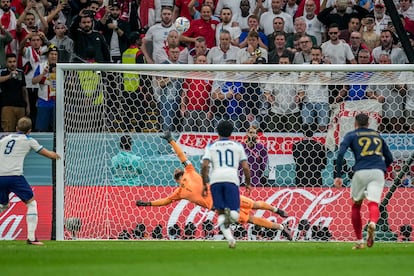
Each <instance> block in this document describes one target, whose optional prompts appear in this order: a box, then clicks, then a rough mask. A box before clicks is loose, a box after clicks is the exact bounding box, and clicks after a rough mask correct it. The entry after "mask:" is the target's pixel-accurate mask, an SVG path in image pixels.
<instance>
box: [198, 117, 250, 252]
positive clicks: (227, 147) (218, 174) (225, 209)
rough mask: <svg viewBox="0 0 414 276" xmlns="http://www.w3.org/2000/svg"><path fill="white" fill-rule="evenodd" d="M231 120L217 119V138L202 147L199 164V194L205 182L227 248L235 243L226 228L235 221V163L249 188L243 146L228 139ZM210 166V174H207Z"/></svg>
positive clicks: (237, 182)
mask: <svg viewBox="0 0 414 276" xmlns="http://www.w3.org/2000/svg"><path fill="white" fill-rule="evenodd" d="M232 132H233V124H232V123H231V122H230V121H221V122H220V123H219V124H218V126H217V133H218V135H219V139H218V140H217V141H215V142H213V143H212V144H210V145H208V146H207V147H206V151H205V154H204V156H203V163H202V167H201V175H202V178H203V185H204V188H203V196H207V190H208V189H207V184H208V183H210V184H211V185H210V191H211V195H212V197H213V208H214V209H215V210H216V211H217V212H218V214H219V216H218V218H217V226H218V227H219V228H220V230H221V231H222V233H223V235H224V237H225V238H226V239H227V241H228V243H229V248H235V247H236V240H235V239H234V237H233V234H232V233H231V230H230V228H229V226H230V224H231V223H234V222H236V221H238V219H239V212H238V210H239V208H240V192H239V186H240V179H239V175H238V173H239V165H241V167H242V168H243V172H244V175H245V183H246V190H247V191H248V192H250V169H249V164H248V163H247V155H246V152H245V150H244V147H243V146H242V145H241V144H240V143H238V142H236V141H232V140H230V139H229V138H230V136H231V134H232ZM210 166H211V174H209V170H210Z"/></svg>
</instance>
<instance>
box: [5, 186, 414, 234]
mask: <svg viewBox="0 0 414 276" xmlns="http://www.w3.org/2000/svg"><path fill="white" fill-rule="evenodd" d="M34 190H35V194H36V199H37V202H38V209H39V225H38V228H37V231H36V235H37V237H38V238H39V239H41V240H48V239H50V238H51V231H52V187H51V186H36V187H34ZM173 190H174V187H119V186H118V187H110V186H109V187H66V192H65V200H66V206H67V208H66V210H65V217H66V218H68V217H77V218H79V219H80V220H81V223H82V226H81V230H80V232H79V233H78V238H80V239H92V238H98V239H110V238H117V236H118V234H119V233H120V232H122V231H123V230H124V229H125V230H128V231H129V232H130V231H132V229H133V228H134V227H135V226H136V225H137V224H138V223H143V224H145V225H146V226H147V232H148V233H150V232H151V231H152V229H153V228H154V227H155V226H156V225H158V224H161V225H162V226H163V236H164V237H168V235H167V229H168V227H169V226H171V225H173V224H175V223H177V224H178V225H179V226H181V228H184V225H185V224H186V223H188V222H190V221H191V222H194V224H195V225H196V226H197V234H196V236H197V237H202V233H201V223H202V222H203V221H205V220H206V219H213V221H215V219H214V213H213V212H209V211H207V210H204V209H202V208H200V207H198V206H195V205H194V204H191V203H188V202H187V201H181V202H178V203H174V204H171V205H169V206H165V207H140V208H138V207H136V206H135V201H136V199H138V198H139V199H143V200H154V199H157V198H161V197H166V196H167V195H169V194H170V193H171V192H172V191H173ZM387 191H388V189H386V190H385V191H384V193H386V192H387ZM251 198H253V199H255V200H264V201H266V202H267V203H270V204H272V205H274V206H277V207H280V208H283V209H285V210H286V211H287V212H288V213H289V217H288V218H286V219H283V220H282V218H280V217H278V216H276V215H275V214H273V213H270V212H268V211H261V210H258V211H255V212H253V214H255V215H256V216H260V217H266V218H269V219H276V220H277V221H278V222H288V223H289V225H290V226H291V227H292V229H293V230H294V234H295V235H297V234H298V231H297V226H298V224H299V222H300V221H301V220H302V219H306V220H308V221H309V222H310V224H311V225H321V226H326V227H328V228H329V230H330V232H331V233H332V236H333V238H332V239H333V240H341V241H347V240H353V239H354V234H353V229H352V225H351V220H350V211H351V200H350V198H349V188H342V189H330V188H286V187H278V188H255V189H253V191H252V194H251ZM412 206H414V193H413V190H412V189H410V188H398V189H397V190H396V191H395V193H394V194H393V197H392V199H391V200H390V202H389V204H388V206H387V209H388V215H389V219H388V221H389V226H390V229H391V230H392V231H393V232H396V233H398V231H399V227H400V226H401V225H403V224H410V225H414V208H412ZM362 211H363V215H362V216H363V219H364V220H365V221H366V220H367V219H368V213H367V208H366V207H365V208H362ZM25 215H26V206H25V205H24V204H23V203H22V202H21V201H20V200H19V199H18V198H16V197H15V196H12V197H11V199H10V208H9V209H8V210H7V211H6V212H3V213H2V214H1V215H0V239H1V240H14V239H26V218H25ZM65 238H70V234H69V232H67V233H65Z"/></svg>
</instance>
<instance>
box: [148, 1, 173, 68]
mask: <svg viewBox="0 0 414 276" xmlns="http://www.w3.org/2000/svg"><path fill="white" fill-rule="evenodd" d="M172 23H173V21H172V7H163V8H162V10H161V23H158V24H155V25H153V26H151V28H149V29H148V31H147V33H146V34H145V37H144V38H143V39H142V48H141V50H142V52H143V53H144V55H145V59H146V60H147V63H152V64H153V63H154V58H155V57H154V56H153V55H152V54H151V53H156V52H157V51H158V50H160V49H162V47H164V42H165V40H166V39H167V36H168V34H169V32H170V31H171V30H172V29H174V26H173V24H172ZM151 44H152V45H151ZM151 46H152V47H151ZM151 48H152V51H151Z"/></svg>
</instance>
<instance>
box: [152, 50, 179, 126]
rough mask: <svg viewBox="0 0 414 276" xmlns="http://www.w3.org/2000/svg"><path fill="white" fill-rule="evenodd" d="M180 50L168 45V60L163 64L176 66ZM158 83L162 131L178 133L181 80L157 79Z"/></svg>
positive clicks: (172, 78)
mask: <svg viewBox="0 0 414 276" xmlns="http://www.w3.org/2000/svg"><path fill="white" fill-rule="evenodd" d="M179 56H180V48H179V47H178V46H176V45H170V46H169V49H168V60H166V61H164V62H163V64H178V63H179V61H178V58H179ZM157 82H158V92H157V94H158V96H159V100H158V105H159V109H160V111H161V117H162V129H163V130H164V131H167V130H169V131H178V125H179V122H178V112H179V110H180V109H179V108H180V103H181V99H180V95H181V90H182V84H183V80H182V79H180V78H175V77H170V78H168V77H159V78H158V79H157Z"/></svg>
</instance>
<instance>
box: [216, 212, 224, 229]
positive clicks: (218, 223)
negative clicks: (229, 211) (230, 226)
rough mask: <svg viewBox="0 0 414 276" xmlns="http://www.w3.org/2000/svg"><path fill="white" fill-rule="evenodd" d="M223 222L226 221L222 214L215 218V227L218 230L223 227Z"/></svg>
mask: <svg viewBox="0 0 414 276" xmlns="http://www.w3.org/2000/svg"><path fill="white" fill-rule="evenodd" d="M225 220H226V216H225V215H224V214H220V215H219V216H218V217H217V227H219V228H220V227H221V226H222V225H223V223H224V221H225Z"/></svg>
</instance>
